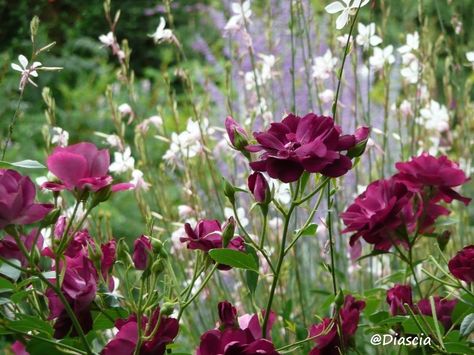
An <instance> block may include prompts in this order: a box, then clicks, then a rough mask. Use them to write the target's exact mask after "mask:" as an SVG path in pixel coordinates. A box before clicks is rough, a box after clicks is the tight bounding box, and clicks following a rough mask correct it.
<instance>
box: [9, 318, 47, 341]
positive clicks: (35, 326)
mask: <svg viewBox="0 0 474 355" xmlns="http://www.w3.org/2000/svg"><path fill="white" fill-rule="evenodd" d="M22 318H23V319H20V320H16V321H12V322H10V323H8V327H9V328H11V329H13V330H16V331H19V332H23V333H27V332H29V331H32V330H36V331H38V332H40V333H43V334H46V335H49V336H51V335H52V334H53V327H51V325H50V324H49V323H48V322H46V321H43V320H41V319H39V318H38V317H33V316H27V315H23V316H22Z"/></svg>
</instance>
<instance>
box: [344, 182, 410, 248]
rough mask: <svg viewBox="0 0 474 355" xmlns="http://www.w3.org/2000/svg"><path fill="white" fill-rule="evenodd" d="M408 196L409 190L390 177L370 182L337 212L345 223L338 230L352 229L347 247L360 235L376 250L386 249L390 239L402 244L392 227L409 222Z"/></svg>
mask: <svg viewBox="0 0 474 355" xmlns="http://www.w3.org/2000/svg"><path fill="white" fill-rule="evenodd" d="M412 197H413V193H412V192H410V191H409V190H408V189H407V187H406V186H405V185H404V184H402V183H400V182H398V181H396V180H394V179H389V180H377V181H374V182H373V183H371V184H370V185H369V186H367V189H366V190H365V192H363V193H362V194H361V195H360V196H358V197H357V198H356V199H355V201H354V203H353V204H352V205H350V206H349V207H348V208H347V210H346V211H345V212H343V213H341V217H342V220H343V221H344V224H345V225H346V229H344V230H343V231H342V232H343V233H347V232H355V233H354V234H353V235H352V236H351V240H350V244H351V246H352V245H354V244H355V242H356V241H357V240H358V239H359V238H360V237H362V238H364V240H365V241H366V242H367V243H370V244H374V246H375V249H378V250H389V249H390V247H391V246H392V244H393V243H394V242H396V243H402V244H405V242H406V241H403V240H400V238H399V237H398V236H397V235H396V229H397V228H398V227H400V226H402V225H403V224H404V223H410V224H411V225H413V213H412V210H411V199H412Z"/></svg>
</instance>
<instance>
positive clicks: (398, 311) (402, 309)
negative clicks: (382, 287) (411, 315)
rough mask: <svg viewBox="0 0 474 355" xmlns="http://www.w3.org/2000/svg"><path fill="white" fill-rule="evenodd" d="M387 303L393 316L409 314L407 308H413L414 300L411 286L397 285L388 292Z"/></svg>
mask: <svg viewBox="0 0 474 355" xmlns="http://www.w3.org/2000/svg"><path fill="white" fill-rule="evenodd" d="M387 303H388V304H389V306H390V314H391V315H392V316H396V315H405V314H407V310H406V308H407V306H405V304H407V305H408V307H413V299H412V294H411V286H410V285H395V286H394V287H392V288H391V289H390V290H388V291H387Z"/></svg>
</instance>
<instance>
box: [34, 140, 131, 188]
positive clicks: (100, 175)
mask: <svg viewBox="0 0 474 355" xmlns="http://www.w3.org/2000/svg"><path fill="white" fill-rule="evenodd" d="M46 164H47V166H48V169H49V170H50V171H51V172H52V173H53V174H54V175H55V176H56V177H57V178H58V179H59V180H60V181H61V182H60V183H56V182H46V183H45V184H43V186H42V187H43V188H46V189H49V190H53V191H60V190H64V189H67V190H75V189H77V190H83V189H85V188H87V189H90V190H92V191H98V190H100V189H102V188H104V187H106V186H110V185H111V183H112V177H111V176H110V175H108V174H107V173H108V170H109V165H110V156H109V151H108V150H107V149H102V150H99V149H97V147H96V146H95V145H94V144H92V143H88V142H82V143H78V144H74V145H70V146H68V147H57V148H55V149H54V151H53V153H52V154H51V155H50V156H49V157H48V159H47V161H46ZM132 187H133V185H131V184H117V185H116V186H112V191H120V190H126V189H130V188H132Z"/></svg>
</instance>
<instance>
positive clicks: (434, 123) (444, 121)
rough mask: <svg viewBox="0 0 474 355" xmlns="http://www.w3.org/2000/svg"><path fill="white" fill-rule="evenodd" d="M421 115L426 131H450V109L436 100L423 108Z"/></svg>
mask: <svg viewBox="0 0 474 355" xmlns="http://www.w3.org/2000/svg"><path fill="white" fill-rule="evenodd" d="M420 115H421V119H422V120H423V124H424V126H425V127H426V129H429V130H435V131H438V132H445V131H447V130H448V129H449V114H448V109H447V108H446V106H444V105H440V104H439V102H436V101H435V100H431V101H430V102H429V104H427V105H426V106H425V107H424V108H422V109H421V110H420Z"/></svg>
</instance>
